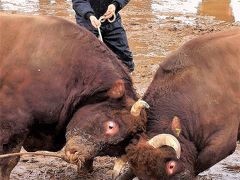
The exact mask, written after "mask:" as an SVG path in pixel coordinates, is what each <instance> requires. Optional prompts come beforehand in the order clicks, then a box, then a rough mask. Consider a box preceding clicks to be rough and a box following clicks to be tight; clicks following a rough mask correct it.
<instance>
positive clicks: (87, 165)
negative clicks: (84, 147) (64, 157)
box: [78, 159, 93, 175]
mask: <svg viewBox="0 0 240 180" xmlns="http://www.w3.org/2000/svg"><path fill="white" fill-rule="evenodd" d="M92 171H93V159H90V160H86V161H82V162H79V163H78V174H79V175H84V174H87V173H91V172H92Z"/></svg>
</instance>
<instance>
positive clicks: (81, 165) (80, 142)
mask: <svg viewBox="0 0 240 180" xmlns="http://www.w3.org/2000/svg"><path fill="white" fill-rule="evenodd" d="M95 155H96V147H95V145H94V144H92V143H88V141H87V140H86V139H83V138H82V137H80V136H73V137H71V138H70V139H69V140H68V141H67V143H66V146H65V156H66V161H68V162H69V163H71V164H75V165H77V166H78V171H79V173H86V172H90V171H91V170H92V169H93V167H92V162H93V158H94V157H95Z"/></svg>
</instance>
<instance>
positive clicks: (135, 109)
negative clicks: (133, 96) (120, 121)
mask: <svg viewBox="0 0 240 180" xmlns="http://www.w3.org/2000/svg"><path fill="white" fill-rule="evenodd" d="M149 107H150V106H149V105H148V103H147V102H145V101H143V100H142V99H139V100H138V101H137V102H135V103H134V104H133V106H132V108H131V114H132V115H133V116H139V115H140V113H141V110H142V108H149Z"/></svg>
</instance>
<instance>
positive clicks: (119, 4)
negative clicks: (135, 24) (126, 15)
mask: <svg viewBox="0 0 240 180" xmlns="http://www.w3.org/2000/svg"><path fill="white" fill-rule="evenodd" d="M129 1H130V0H113V1H112V3H113V4H114V5H115V6H116V12H118V11H120V10H121V9H122V8H123V7H124V6H126V5H127V4H128V3H129Z"/></svg>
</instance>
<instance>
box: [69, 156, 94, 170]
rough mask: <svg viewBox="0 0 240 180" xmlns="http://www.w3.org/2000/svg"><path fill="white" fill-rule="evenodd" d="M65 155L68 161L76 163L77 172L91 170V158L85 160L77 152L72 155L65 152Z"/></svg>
mask: <svg viewBox="0 0 240 180" xmlns="http://www.w3.org/2000/svg"><path fill="white" fill-rule="evenodd" d="M66 157H67V158H66V159H67V160H66V161H67V162H68V163H71V164H74V165H77V167H78V173H79V174H86V173H89V172H92V171H93V159H88V160H85V159H84V158H83V157H81V156H79V154H78V153H75V154H73V155H72V154H71V155H69V154H66Z"/></svg>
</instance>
